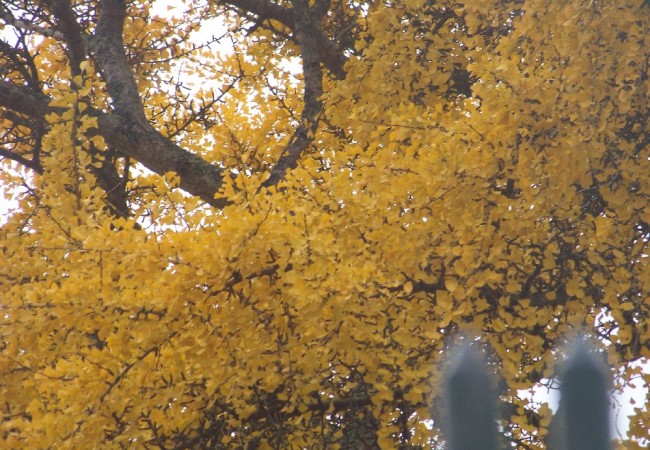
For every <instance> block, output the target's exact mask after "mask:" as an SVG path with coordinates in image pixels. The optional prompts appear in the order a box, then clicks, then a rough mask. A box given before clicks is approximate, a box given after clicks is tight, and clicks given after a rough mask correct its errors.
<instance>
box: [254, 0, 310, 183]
mask: <svg viewBox="0 0 650 450" xmlns="http://www.w3.org/2000/svg"><path fill="white" fill-rule="evenodd" d="M291 3H292V4H293V6H294V7H293V10H294V11H295V14H294V17H295V29H294V32H295V34H296V38H297V40H298V43H299V44H300V54H301V57H302V72H303V77H304V107H303V111H302V115H301V117H300V124H299V125H298V127H297V128H296V131H295V132H294V133H293V136H291V140H290V141H289V144H288V145H287V146H286V147H285V149H284V151H283V152H282V156H280V159H279V160H278V162H277V164H276V165H275V167H273V170H272V171H271V175H270V177H269V178H268V179H267V180H266V181H265V182H264V184H263V186H264V187H269V186H274V185H276V184H277V183H278V182H280V180H282V179H283V178H284V176H285V175H286V172H287V170H289V169H293V168H295V167H296V165H297V163H298V159H299V158H300V156H301V155H302V153H303V152H304V151H305V150H306V149H307V147H308V146H309V144H311V142H312V140H313V136H314V133H315V132H316V129H317V128H318V121H319V118H320V113H321V111H322V109H323V104H322V102H321V101H320V96H321V95H323V71H322V69H321V65H320V58H319V55H318V46H319V41H318V39H317V38H316V35H317V33H315V32H314V31H316V30H319V29H320V20H318V21H316V20H315V18H314V16H313V11H312V10H311V9H310V8H309V4H308V3H307V1H306V0H292V1H291Z"/></svg>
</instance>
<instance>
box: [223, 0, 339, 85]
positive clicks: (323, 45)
mask: <svg viewBox="0 0 650 450" xmlns="http://www.w3.org/2000/svg"><path fill="white" fill-rule="evenodd" d="M223 2H224V3H227V4H229V5H231V6H234V7H235V8H239V9H242V10H244V11H248V12H250V13H252V14H255V15H256V16H257V17H259V19H260V21H264V20H269V19H272V20H276V21H278V22H280V23H281V24H283V25H284V26H286V27H288V28H290V29H292V30H293V31H294V32H295V31H296V10H295V5H294V7H293V8H285V7H283V6H280V5H278V4H276V3H273V2H270V1H268V0H223ZM328 9H329V1H323V0H321V1H319V2H317V4H316V5H315V7H314V11H313V17H315V18H316V17H317V18H318V21H316V22H315V25H316V26H315V27H314V28H313V29H312V30H311V31H310V32H311V34H312V37H313V39H314V40H315V41H316V42H317V43H318V45H317V46H316V54H317V55H318V59H319V60H320V62H322V63H323V65H324V66H325V67H326V68H327V70H329V71H330V72H331V73H332V75H334V76H335V77H336V78H338V79H340V80H342V79H344V78H345V70H344V68H343V67H344V66H345V63H346V62H347V60H348V59H347V57H346V56H345V55H344V54H343V50H342V49H340V48H339V47H338V45H337V44H336V43H335V42H333V41H332V40H330V39H329V38H328V37H327V35H326V34H325V32H324V31H323V29H322V28H321V27H320V20H321V19H322V18H323V17H324V15H325V14H326V13H327V10H328Z"/></svg>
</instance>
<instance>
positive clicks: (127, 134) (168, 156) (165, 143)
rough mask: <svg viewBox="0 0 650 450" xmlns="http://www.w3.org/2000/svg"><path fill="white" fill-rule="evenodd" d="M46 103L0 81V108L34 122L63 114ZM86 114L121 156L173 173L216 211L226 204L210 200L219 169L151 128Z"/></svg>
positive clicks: (217, 184)
mask: <svg viewBox="0 0 650 450" xmlns="http://www.w3.org/2000/svg"><path fill="white" fill-rule="evenodd" d="M49 102H50V99H49V98H48V97H46V96H44V95H38V94H36V93H34V92H32V91H31V90H29V89H28V88H26V87H20V86H15V85H13V84H11V83H9V82H7V81H4V80H0V107H4V108H7V109H10V110H13V111H16V112H18V113H21V114H24V115H26V116H28V117H30V118H32V119H34V120H44V116H45V115H46V114H49V113H57V114H61V113H62V112H63V111H64V108H61V107H56V108H55V107H52V106H49ZM87 111H88V112H89V113H90V114H91V115H93V116H94V117H97V122H98V126H99V129H98V133H99V134H101V135H102V136H103V138H104V140H105V141H106V143H107V144H108V145H110V146H111V147H113V148H116V149H118V150H119V152H120V153H121V154H123V155H124V156H126V157H130V158H133V159H134V160H136V161H138V162H140V163H141V164H143V165H144V166H145V167H147V168H148V169H149V170H151V171H153V172H155V173H158V174H160V175H164V174H165V173H167V172H170V171H173V172H176V173H177V174H178V175H179V176H180V177H181V181H180V186H179V187H180V188H181V189H183V190H184V191H186V192H188V193H190V194H192V195H196V196H197V197H199V198H201V199H202V200H203V201H205V202H206V203H208V204H210V205H212V206H214V207H216V208H223V207H224V206H225V205H226V204H227V201H226V199H224V198H219V199H215V198H214V196H215V194H216V193H218V192H219V189H220V188H221V184H222V182H223V176H222V171H221V169H220V168H219V167H216V166H213V165H212V164H210V163H208V162H207V161H205V160H203V159H202V158H200V157H199V156H197V155H195V154H193V153H190V152H188V151H187V150H184V149H182V148H180V147H179V146H177V145H176V144H174V143H173V142H171V141H170V140H169V139H166V138H164V137H163V136H161V135H160V133H158V132H157V131H156V130H154V129H153V128H152V127H144V128H143V127H140V126H136V125H134V124H132V123H130V122H129V121H128V119H122V118H120V117H118V116H116V115H111V114H106V113H104V112H102V111H97V110H95V109H93V108H92V107H89V108H88V109H87Z"/></svg>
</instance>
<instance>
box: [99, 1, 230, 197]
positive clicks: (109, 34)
mask: <svg viewBox="0 0 650 450" xmlns="http://www.w3.org/2000/svg"><path fill="white" fill-rule="evenodd" d="M125 18H126V3H125V1H124V0H102V1H101V3H100V13H99V20H98V24H97V31H96V33H95V37H94V40H93V50H94V53H95V57H96V62H97V63H98V65H99V67H100V68H101V70H102V73H103V75H104V78H105V79H106V86H107V88H108V91H109V94H110V96H111V98H112V100H113V106H114V108H115V114H112V115H107V114H102V113H98V114H97V116H98V123H99V128H100V132H101V134H102V136H103V137H104V139H105V140H106V142H107V143H108V144H110V145H111V146H113V147H115V148H117V149H119V150H120V152H122V153H123V154H125V155H126V156H130V157H132V158H134V159H135V160H136V161H138V162H140V163H142V164H143V165H144V166H145V167H147V168H148V169H150V170H152V171H153V172H156V173H158V174H161V175H162V174H165V173H167V172H175V173H176V174H178V175H179V176H180V188H181V189H183V190H185V191H187V192H189V193H190V194H193V195H196V196H198V197H200V198H201V199H202V200H203V201H205V202H206V203H209V204H210V205H212V206H215V207H223V206H225V204H226V201H225V199H216V200H215V198H214V197H215V194H217V192H218V191H219V189H220V188H221V185H222V182H223V175H222V170H221V169H220V168H219V167H217V166H214V165H212V164H210V163H208V162H207V161H205V160H203V159H202V158H201V157H199V156H197V155H195V154H193V153H190V152H188V151H187V150H184V149H182V148H180V147H179V146H178V145H176V144H174V143H173V142H171V141H170V140H169V139H168V138H165V137H163V136H162V135H161V134H160V133H159V132H158V131H157V130H156V129H154V128H153V127H152V126H151V125H150V124H149V123H148V122H147V119H146V116H145V114H144V108H143V107H142V102H141V99H140V95H139V93H138V87H137V84H136V82H135V78H134V76H133V73H132V72H131V67H130V65H129V62H128V60H127V57H126V54H125V52H124V44H123V42H122V30H123V27H124V20H125Z"/></svg>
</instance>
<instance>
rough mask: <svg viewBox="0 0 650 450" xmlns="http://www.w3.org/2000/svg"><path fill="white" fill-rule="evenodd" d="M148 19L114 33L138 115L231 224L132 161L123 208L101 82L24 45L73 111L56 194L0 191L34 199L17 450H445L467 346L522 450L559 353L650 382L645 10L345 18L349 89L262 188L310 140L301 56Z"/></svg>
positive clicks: (191, 15)
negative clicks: (475, 343) (364, 449)
mask: <svg viewBox="0 0 650 450" xmlns="http://www.w3.org/2000/svg"><path fill="white" fill-rule="evenodd" d="M79 3H80V4H81V3H82V2H79ZM84 3H94V2H84ZM147 3H148V2H143V1H142V2H134V4H133V5H132V6H131V7H130V10H129V14H128V17H127V21H126V24H125V28H124V42H125V45H126V47H127V48H128V49H129V51H130V52H131V53H130V58H131V60H130V64H131V65H132V69H133V72H134V74H135V79H136V81H137V85H138V89H139V92H140V95H141V98H142V99H143V105H144V113H145V115H146V117H147V120H148V122H149V123H150V124H151V125H152V126H153V127H155V128H156V129H158V130H159V131H160V132H161V133H162V135H163V136H165V137H169V138H171V139H172V140H173V141H174V142H175V143H177V144H178V145H180V146H182V147H183V148H185V149H187V150H189V151H191V152H192V153H194V154H196V155H199V156H201V157H202V158H203V159H205V160H206V161H208V162H210V163H213V164H215V165H220V166H222V167H224V168H225V170H226V171H227V173H228V175H231V176H226V177H225V178H224V184H223V187H222V189H221V191H220V195H222V196H223V197H225V198H227V199H229V202H230V203H229V204H228V205H227V206H226V207H225V208H223V209H221V210H216V209H212V208H209V207H208V206H206V205H204V204H203V203H202V202H200V201H199V200H198V198H196V197H192V196H189V195H187V194H186V193H185V192H183V191H181V190H179V189H178V186H179V185H180V184H179V183H180V179H179V177H178V175H177V174H176V173H175V172H174V171H173V170H172V169H170V172H169V173H167V174H166V175H165V176H159V175H156V174H154V173H151V172H149V171H147V170H146V169H145V168H144V167H142V166H137V165H135V166H133V167H131V163H132V162H133V161H129V159H128V158H121V159H119V158H118V162H117V168H118V169H119V170H120V171H126V173H129V174H130V178H129V180H128V183H127V185H126V192H127V193H128V204H129V207H130V208H131V211H132V215H131V216H130V217H116V215H115V214H111V212H110V201H109V200H108V199H107V198H108V196H107V194H106V191H105V190H101V189H99V188H98V187H97V185H98V181H97V179H96V176H95V175H94V174H95V172H94V171H93V170H92V168H93V167H96V168H97V167H101V166H102V162H103V161H106V160H107V158H109V157H112V156H111V155H112V153H111V151H112V149H111V148H110V146H108V145H106V143H105V142H104V140H103V138H102V137H101V136H98V135H96V133H92V130H93V129H94V128H96V127H97V126H98V125H97V114H95V115H93V114H92V113H88V111H89V109H88V108H89V107H90V106H92V107H93V108H94V110H98V111H108V110H110V108H111V107H112V100H111V99H110V96H109V93H108V92H107V88H106V85H105V82H104V80H103V78H102V73H101V71H100V70H98V69H97V68H96V67H95V66H94V64H93V63H92V62H91V60H90V59H89V60H87V61H84V63H82V66H81V67H80V68H79V69H77V68H75V70H71V69H70V67H69V66H68V65H67V63H66V61H67V59H66V55H65V54H64V52H63V51H62V50H61V46H60V45H58V44H57V42H56V39H54V38H52V37H45V38H42V39H34V40H33V45H34V49H35V50H34V52H35V53H38V57H37V58H36V59H35V62H36V63H37V66H36V68H37V70H38V73H39V76H40V79H42V80H48V81H47V83H46V84H45V91H46V94H47V95H48V96H49V97H50V98H51V99H52V100H51V103H50V106H52V107H58V108H59V109H58V110H57V111H59V112H58V113H51V114H49V115H48V116H47V117H46V120H47V124H48V129H47V133H46V134H45V135H44V138H43V140H42V147H43V154H42V156H41V164H42V167H43V170H42V172H41V173H40V174H39V173H34V172H32V173H30V174H27V173H25V172H24V171H21V170H20V169H18V168H17V167H16V165H15V164H13V163H9V162H8V160H7V161H5V168H3V169H2V171H0V179H2V183H3V184H5V191H6V192H7V193H9V194H11V195H14V196H15V198H16V199H17V200H16V201H17V202H18V203H17V206H16V208H15V211H14V213H13V214H11V215H10V216H8V217H7V218H6V222H5V223H4V224H3V225H2V229H1V231H0V236H1V243H0V244H1V252H2V259H1V260H0V309H1V311H2V314H1V317H2V318H1V321H2V322H1V323H2V327H1V328H0V349H1V353H0V398H2V406H1V411H2V440H3V442H4V444H3V445H4V446H5V447H6V448H95V447H107V448H113V447H114V448H175V446H178V448H186V447H187V448H189V447H195V448H199V447H205V448H208V447H211V448H257V447H259V448H316V447H322V448H336V447H338V446H343V447H345V445H346V442H350V441H348V440H346V439H350V437H349V429H350V427H349V426H348V427H346V425H349V424H351V423H357V422H358V421H361V422H364V423H366V424H371V428H373V429H374V430H375V432H376V439H377V443H378V445H379V447H380V448H397V447H398V445H400V444H402V445H406V443H407V442H408V443H409V444H410V445H414V446H415V445H420V446H423V447H426V448H431V446H432V445H438V444H435V443H436V442H438V441H439V437H437V436H438V433H439V430H438V428H437V426H438V424H439V416H438V415H437V414H439V413H440V407H439V405H438V402H437V400H435V399H436V398H437V397H438V395H439V391H438V389H439V386H440V379H441V376H442V375H441V374H442V371H443V368H444V361H445V355H447V352H445V350H446V349H448V348H449V346H450V345H451V344H452V340H451V338H452V336H454V335H456V334H457V333H459V332H462V333H466V335H469V336H478V337H480V340H481V342H483V343H484V344H485V346H486V348H487V349H488V351H489V354H490V361H491V362H492V363H493V364H494V366H495V367H496V368H498V369H497V370H498V372H499V375H500V377H501V378H502V379H503V380H504V384H503V386H502V389H503V391H502V397H503V398H504V399H507V400H508V401H509V402H510V403H511V406H512V408H511V409H512V411H510V413H509V414H510V416H508V417H505V418H504V419H505V422H504V427H505V429H506V430H507V431H508V433H510V437H511V439H512V442H515V443H526V445H528V446H529V448H537V447H539V446H542V445H543V444H542V442H543V434H544V433H545V427H546V426H547V425H548V422H549V421H550V414H551V413H550V410H549V408H548V406H547V405H546V404H544V405H542V406H541V407H539V408H537V407H536V406H535V405H533V404H531V403H530V402H529V400H528V399H526V398H521V396H518V390H520V389H528V388H529V387H530V386H531V385H532V384H534V383H537V382H540V381H541V380H543V379H546V378H549V377H551V376H552V375H553V373H554V369H555V360H556V358H558V355H557V354H556V353H554V352H553V349H554V348H556V346H557V344H558V343H561V342H563V339H564V338H565V337H566V336H571V335H573V334H574V333H575V332H577V331H580V330H582V331H584V332H586V333H588V334H591V335H594V336H595V337H596V338H597V339H599V340H600V341H602V342H606V343H607V345H606V350H607V357H608V362H609V364H610V365H611V366H612V367H613V369H612V370H613V373H616V374H617V375H618V377H620V380H622V381H621V382H622V383H623V384H624V385H625V384H626V383H627V382H629V381H631V380H632V379H633V378H635V377H637V378H638V377H642V378H643V382H644V383H645V386H647V383H648V376H647V374H643V375H641V374H639V373H637V372H638V367H639V364H647V361H648V357H649V356H650V328H649V327H650V303H649V302H648V293H649V292H650V268H649V267H648V239H649V238H650V228H649V225H648V224H650V215H649V214H650V207H649V205H648V203H649V201H648V198H649V197H648V195H649V192H650V178H649V177H648V173H650V167H649V164H648V158H649V157H650V155H648V143H649V142H650V141H649V140H648V131H649V127H650V116H649V115H648V111H649V110H650V105H649V100H648V99H649V98H650V96H649V94H650V81H649V78H648V76H649V68H648V64H649V61H650V54H649V53H648V49H649V48H650V42H649V34H648V31H649V30H648V27H649V26H650V21H649V20H648V17H650V14H648V6H647V4H646V5H645V6H644V5H642V3H643V2H641V1H598V2H593V1H578V0H576V1H562V2H548V1H542V0H526V1H525V2H503V1H489V0H484V1H475V2H467V3H466V4H465V5H463V4H459V3H456V2H448V1H442V2H430V1H420V0H401V1H396V2H386V3H380V2H374V3H373V5H372V6H371V7H369V8H362V9H361V11H362V12H363V13H362V14H360V13H358V11H359V10H353V9H352V7H351V6H350V5H351V4H347V3H344V2H332V3H334V4H336V5H335V7H336V8H340V11H343V12H340V11H339V13H338V14H342V15H341V17H346V18H347V19H345V20H348V21H349V20H352V19H351V18H353V19H354V20H355V21H356V23H357V25H358V26H357V28H356V30H357V31H356V32H357V33H358V35H357V39H356V47H355V48H353V49H351V50H350V51H349V61H348V62H347V64H346V66H345V72H346V77H345V79H343V80H335V79H333V78H332V79H326V80H324V86H323V87H324V92H325V94H324V95H323V97H322V101H323V105H324V107H323V111H322V119H321V121H320V126H319V128H318V130H317V132H316V133H315V134H314V136H313V141H312V144H311V147H310V148H309V150H308V151H307V153H306V154H305V155H303V157H302V158H301V159H300V162H299V164H298V167H297V168H296V169H294V170H291V171H290V172H289V173H288V174H287V176H286V178H285V179H284V180H283V181H282V182H281V183H280V184H278V185H277V186H273V187H270V188H268V189H267V188H260V185H261V184H262V183H263V182H264V181H265V180H266V178H267V177H268V174H269V170H270V168H271V167H272V166H273V164H274V162H275V161H277V160H278V158H279V157H280V156H281V153H282V149H283V148H284V147H285V145H286V144H287V142H288V141H289V140H290V139H291V133H292V132H293V129H294V128H295V127H296V124H297V122H298V121H299V120H300V116H299V114H298V113H297V111H298V110H299V109H300V107H301V95H300V89H299V87H300V85H301V79H300V77H299V76H298V77H296V76H295V75H294V74H293V73H292V70H291V68H290V67H289V66H288V65H287V61H289V60H290V59H291V58H295V57H296V56H299V55H300V49H299V48H297V46H296V45H295V44H291V43H288V42H284V43H282V42H281V40H280V37H278V36H281V35H282V24H274V25H273V26H272V27H261V28H260V29H259V30H256V31H255V32H254V33H253V32H249V31H250V30H248V28H249V27H250V26H251V25H250V23H249V22H247V21H246V20H244V19H243V18H242V17H239V16H237V15H236V14H234V13H232V10H231V9H228V11H230V12H229V13H228V14H227V15H226V19H224V20H225V21H226V23H227V25H228V26H229V27H230V29H231V33H232V36H234V37H233V48H234V50H235V51H234V52H224V53H219V52H218V51H217V50H216V49H215V48H213V47H212V48H201V49H196V48H192V46H193V44H192V41H191V40H190V39H189V36H190V35H191V32H192V30H194V29H198V28H200V27H201V24H202V21H203V20H206V18H207V17H209V16H210V15H211V14H217V13H221V14H226V13H224V8H225V7H224V6H215V5H212V6H209V7H208V6H200V5H197V6H196V7H195V8H191V6H192V5H190V3H192V2H188V5H187V8H188V11H189V12H188V13H187V15H186V16H185V19H183V21H180V20H176V19H174V20H172V19H170V22H169V23H165V22H164V21H162V20H161V19H156V18H154V17H153V16H151V15H150V13H149V11H148V5H147ZM283 3H284V2H282V4H283ZM79 8H82V6H79ZM83 8H88V10H89V11H90V10H93V9H94V8H95V6H94V5H92V6H83ZM333 8H334V7H333ZM225 9H227V8H225ZM345 11H347V13H345ZM354 11H357V12H356V13H355V12H354ZM346 14H347V15H346ZM332 17H333V16H332ZM329 20H330V22H331V21H332V20H333V19H332V18H330V19H329ZM340 20H343V19H340ZM328 26H329V27H333V28H336V27H335V24H333V23H328ZM285 31H286V30H285ZM163 44H165V45H163ZM163 47H164V48H163ZM36 50H37V51H36ZM181 63H182V66H181ZM75 73H76V75H74V74H75ZM8 76H9V77H13V78H14V79H18V78H19V77H20V75H19V74H17V73H10V74H8ZM177 76H179V77H181V78H182V77H185V78H184V79H186V80H191V79H196V80H199V81H198V82H197V84H198V85H201V84H204V86H201V87H200V88H199V87H195V88H193V90H191V92H189V91H190V90H187V91H184V90H183V89H181V88H180V87H179V86H180V85H179V84H176V90H174V89H170V86H172V87H173V86H174V84H173V83H176V81H177V80H176V81H173V83H172V84H169V80H170V79H172V78H174V77H177ZM192 77H194V78H192ZM210 86H217V88H215V89H212V88H211V87H210ZM215 97H219V100H218V101H214V102H212V100H214V98H215ZM211 102H212V103H211ZM208 104H209V107H206V109H205V110H204V111H203V114H204V116H205V115H207V116H210V117H203V116H201V115H197V114H196V111H197V109H196V105H204V106H205V105H208ZM1 119H2V120H3V122H4V123H8V122H7V121H8V120H9V119H8V118H7V117H6V115H3V116H2V117H1ZM19 131H20V130H18V131H15V132H16V133H18V132H19ZM117 150H118V152H119V149H117ZM25 152H26V150H25ZM26 186H27V188H26ZM635 367H636V368H637V369H635ZM431 404H433V405H434V407H433V412H432V411H431V410H430V405H431ZM432 414H433V416H432ZM635 414H636V415H635V416H634V417H633V418H632V422H631V426H630V430H629V442H628V444H629V446H630V448H634V445H640V444H635V442H640V441H639V439H642V438H644V436H645V434H646V432H647V429H648V423H649V422H650V419H649V418H648V414H649V413H648V411H647V408H646V410H644V409H643V408H638V409H636V410H635ZM431 419H432V420H433V422H432V423H433V425H434V427H433V429H431V426H430V423H429V422H426V421H427V420H431ZM355 420H356V421H357V422H355ZM540 426H541V434H538V433H536V432H535V430H537V428H538V427H540ZM246 445H249V446H250V447H247V446H246ZM427 446H428V447H427ZM348 448H351V447H349V446H348ZM413 448H416V447H413Z"/></svg>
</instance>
